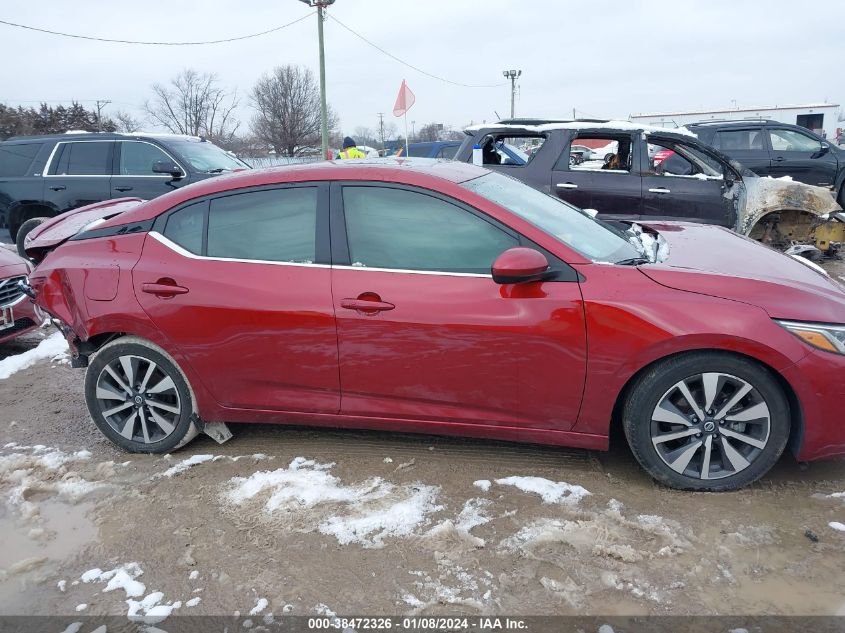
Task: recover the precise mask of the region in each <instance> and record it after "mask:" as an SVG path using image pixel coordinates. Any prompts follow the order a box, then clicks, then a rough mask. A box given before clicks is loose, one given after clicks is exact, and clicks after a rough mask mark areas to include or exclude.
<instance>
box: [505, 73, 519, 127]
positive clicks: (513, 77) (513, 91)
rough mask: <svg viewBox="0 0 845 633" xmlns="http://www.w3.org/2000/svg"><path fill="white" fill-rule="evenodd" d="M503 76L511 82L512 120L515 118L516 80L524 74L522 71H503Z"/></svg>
mask: <svg viewBox="0 0 845 633" xmlns="http://www.w3.org/2000/svg"><path fill="white" fill-rule="evenodd" d="M502 74H503V75H504V76H505V77H507V78H508V79H510V80H511V118H513V117H514V102H515V101H516V78H517V77H519V76H520V75H521V74H522V71H521V70H503V71H502Z"/></svg>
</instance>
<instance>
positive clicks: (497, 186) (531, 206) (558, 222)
mask: <svg viewBox="0 0 845 633" xmlns="http://www.w3.org/2000/svg"><path fill="white" fill-rule="evenodd" d="M461 184H462V186H463V187H465V188H467V189H469V190H470V191H472V192H474V193H477V194H478V195H480V196H483V197H485V198H487V199H488V200H490V201H492V202H495V203H496V204H498V205H500V206H502V207H504V208H506V209H508V210H509V211H511V212H512V213H515V214H516V215H518V216H520V217H521V218H523V219H525V220H527V221H528V222H531V223H532V224H534V225H535V226H537V227H539V228H540V229H542V230H543V231H545V232H546V233H549V234H550V235H553V236H554V237H556V238H557V239H559V240H560V241H561V242H563V243H564V244H566V245H567V246H569V247H571V248H573V249H574V250H576V251H578V252H579V253H581V254H582V255H584V256H585V257H589V258H590V259H592V260H593V261H597V262H609V263H616V262H620V261H625V260H630V259H636V258H638V257H642V253H641V252H640V251H638V250H637V249H636V248H635V247H634V246H633V245H632V244H631V243H630V242H629V241H628V238H627V237H626V236H625V235H624V234H623V233H622V232H621V231H618V230H617V229H615V228H613V227H612V226H610V225H609V224H606V223H604V222H602V221H601V220H596V219H595V218H592V217H590V216H589V215H588V214H587V213H584V212H583V211H581V210H580V209H578V208H576V207H573V206H571V205H569V204H567V203H565V202H563V201H562V200H558V199H557V198H553V197H552V196H549V195H547V194H545V193H542V192H540V191H537V190H536V189H533V188H532V187H529V186H528V185H526V184H525V183H522V182H520V181H518V180H515V179H513V178H509V177H507V176H503V175H501V174H487V175H485V176H481V177H480V178H475V179H474V180H468V181H467V182H464V183H461Z"/></svg>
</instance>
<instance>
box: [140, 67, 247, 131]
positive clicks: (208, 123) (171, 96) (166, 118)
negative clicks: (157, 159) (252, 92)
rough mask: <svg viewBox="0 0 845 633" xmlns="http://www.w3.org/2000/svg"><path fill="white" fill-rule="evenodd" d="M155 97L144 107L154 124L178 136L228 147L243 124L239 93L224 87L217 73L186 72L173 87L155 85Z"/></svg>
mask: <svg viewBox="0 0 845 633" xmlns="http://www.w3.org/2000/svg"><path fill="white" fill-rule="evenodd" d="M152 90H153V94H154V97H153V99H152V100H151V101H147V102H146V103H144V110H146V112H147V115H148V116H149V117H150V120H151V121H152V122H154V123H156V124H158V125H162V126H164V127H165V128H167V129H168V130H170V131H171V132H173V133H174V134H190V135H192V136H206V137H209V138H211V139H213V140H215V141H218V142H221V143H224V144H225V143H226V142H228V141H230V140H231V139H232V137H233V136H234V135H235V132H236V131H237V129H238V127H239V126H240V123H239V122H238V121H237V120H236V119H235V114H234V113H235V109H236V108H237V107H238V99H237V94H236V92H234V91H233V92H231V93H229V92H227V91H226V90H225V89H223V88H222V87H220V80H219V79H218V78H217V75H215V74H214V73H199V72H197V71H196V70H193V69H191V68H186V69H185V70H183V71H182V72H181V73H179V74H178V75H177V76H176V77H174V78H173V79H171V80H170V83H169V84H166V85H163V84H158V83H156V84H153V86H152Z"/></svg>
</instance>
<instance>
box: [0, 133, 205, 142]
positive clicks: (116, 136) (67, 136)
mask: <svg viewBox="0 0 845 633" xmlns="http://www.w3.org/2000/svg"><path fill="white" fill-rule="evenodd" d="M127 138H129V139H132V138H139V139H148V138H153V139H158V140H162V141H168V140H170V141H194V142H201V141H204V140H205V139H203V138H202V137H200V136H190V135H188V134H167V133H164V132H84V131H76V132H66V133H64V134H38V135H31V136H11V137H9V138H7V139H6V140H5V141H3V142H4V143H9V142H22V143H26V142H30V141H79V140H84V141H94V140H97V141H115V140H121V139H127Z"/></svg>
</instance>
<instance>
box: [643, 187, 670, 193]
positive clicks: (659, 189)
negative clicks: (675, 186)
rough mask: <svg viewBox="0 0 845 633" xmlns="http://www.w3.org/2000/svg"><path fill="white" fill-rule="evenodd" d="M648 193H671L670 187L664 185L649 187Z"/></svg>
mask: <svg viewBox="0 0 845 633" xmlns="http://www.w3.org/2000/svg"><path fill="white" fill-rule="evenodd" d="M649 192H650V193H672V191H671V190H670V189H667V188H666V187H655V188H654V189H649Z"/></svg>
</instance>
